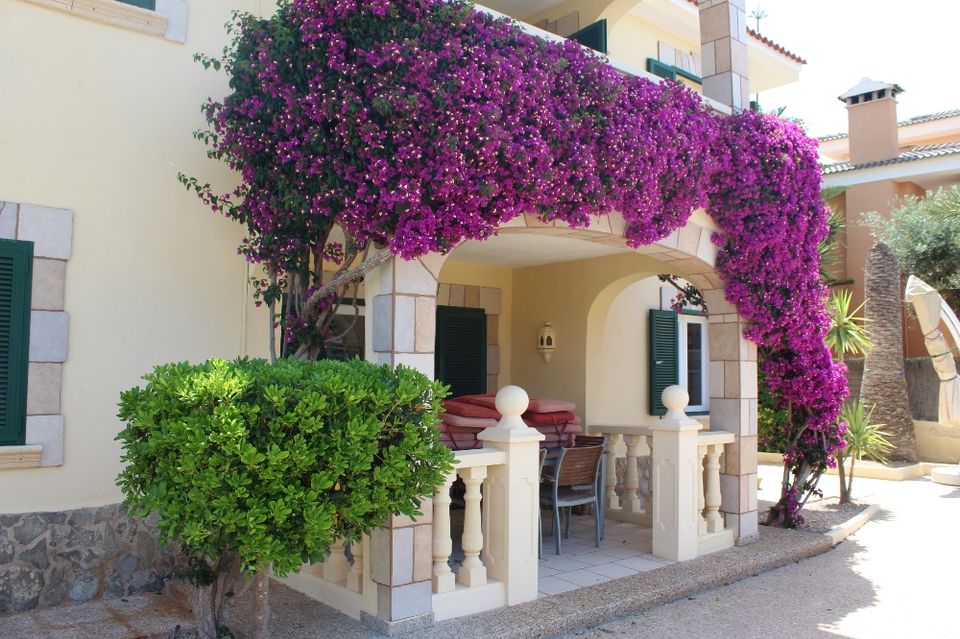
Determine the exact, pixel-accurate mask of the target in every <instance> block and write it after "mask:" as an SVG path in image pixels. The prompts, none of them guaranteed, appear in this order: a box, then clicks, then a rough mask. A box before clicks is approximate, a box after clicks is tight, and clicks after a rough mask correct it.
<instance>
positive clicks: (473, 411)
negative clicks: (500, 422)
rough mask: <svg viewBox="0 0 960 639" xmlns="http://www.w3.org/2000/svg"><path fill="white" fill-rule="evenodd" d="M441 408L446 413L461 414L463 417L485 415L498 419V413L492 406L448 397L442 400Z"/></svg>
mask: <svg viewBox="0 0 960 639" xmlns="http://www.w3.org/2000/svg"><path fill="white" fill-rule="evenodd" d="M443 408H444V410H446V411H447V412H448V413H453V414H454V415H462V416H464V417H486V418H488V419H500V413H498V412H497V411H495V410H493V409H492V408H487V407H485V406H480V405H478V404H470V403H468V402H461V401H457V400H452V399H448V400H446V401H444V402H443Z"/></svg>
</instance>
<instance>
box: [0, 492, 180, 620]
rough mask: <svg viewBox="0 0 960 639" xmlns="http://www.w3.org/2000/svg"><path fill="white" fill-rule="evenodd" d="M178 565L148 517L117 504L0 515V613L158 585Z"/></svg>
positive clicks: (173, 551) (175, 555)
mask: <svg viewBox="0 0 960 639" xmlns="http://www.w3.org/2000/svg"><path fill="white" fill-rule="evenodd" d="M182 567H184V565H183V561H182V556H181V555H180V553H179V549H178V548H177V546H176V545H174V544H168V545H165V546H161V545H160V543H159V542H158V536H157V530H156V526H155V524H154V519H153V518H152V517H151V518H147V519H141V518H131V517H128V516H127V514H126V509H125V508H123V506H121V505H120V504H110V505H107V506H100V507H97V508H81V509H77V510H67V511H61V512H47V513H21V514H10V515H0V613H10V612H20V611H23V610H30V609H32V608H38V607H48V606H56V605H58V604H60V603H63V602H67V601H73V602H82V601H89V600H91V599H94V598H97V597H114V598H116V597H125V596H127V595H131V594H136V593H140V592H145V591H159V590H161V589H162V588H163V584H164V581H165V580H166V579H167V577H169V576H170V575H171V574H173V573H174V572H175V571H177V570H178V569H181V568H182Z"/></svg>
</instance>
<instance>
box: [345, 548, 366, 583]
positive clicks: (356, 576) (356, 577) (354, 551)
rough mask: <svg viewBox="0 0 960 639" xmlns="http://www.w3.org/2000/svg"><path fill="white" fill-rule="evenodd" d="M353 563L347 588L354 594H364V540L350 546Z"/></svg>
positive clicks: (348, 574)
mask: <svg viewBox="0 0 960 639" xmlns="http://www.w3.org/2000/svg"><path fill="white" fill-rule="evenodd" d="M350 554H351V555H353V563H352V564H350V572H348V573H347V588H348V589H349V590H352V591H353V592H359V593H362V592H363V539H362V538H361V539H360V540H359V541H357V542H353V543H351V544H350Z"/></svg>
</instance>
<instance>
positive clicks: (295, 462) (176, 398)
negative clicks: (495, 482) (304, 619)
mask: <svg viewBox="0 0 960 639" xmlns="http://www.w3.org/2000/svg"><path fill="white" fill-rule="evenodd" d="M144 380H145V381H146V382H147V384H146V386H144V387H142V388H140V387H136V388H132V389H130V390H128V391H125V392H124V393H122V394H121V400H120V411H119V416H120V419H122V420H123V421H124V422H126V424H127V426H126V428H125V429H124V430H123V431H122V432H121V433H120V434H119V435H118V436H117V439H118V440H120V441H121V442H122V443H123V448H124V451H125V452H124V456H123V461H125V462H127V466H126V468H125V469H124V470H123V471H122V472H121V473H120V475H119V477H118V479H117V484H118V485H119V486H120V488H121V490H122V491H123V493H124V496H125V497H126V501H127V503H128V505H129V506H130V507H131V509H132V510H133V511H134V512H135V513H136V514H141V515H145V514H147V513H149V512H157V513H158V515H159V522H158V523H159V527H160V530H161V533H162V534H163V535H164V537H165V538H167V539H171V540H172V539H176V540H179V541H180V543H181V545H182V547H183V548H184V550H185V551H186V552H187V553H188V554H190V555H191V556H193V557H195V558H198V559H201V560H203V561H204V562H210V563H212V562H213V561H214V560H215V559H216V558H217V557H220V556H223V555H225V554H235V555H237V556H239V558H240V560H241V562H242V564H243V567H244V569H245V571H247V572H250V571H253V570H254V569H255V568H256V567H257V566H260V565H265V564H267V563H272V564H273V568H274V571H275V572H276V573H277V574H279V575H283V574H285V573H287V572H289V571H292V570H296V569H298V568H299V566H300V564H301V563H303V562H306V561H311V562H316V561H319V560H321V559H322V558H323V557H324V556H325V555H326V553H327V550H328V549H329V547H330V544H331V543H332V542H333V541H334V540H335V539H336V538H339V537H347V538H351V539H356V538H357V537H358V536H359V535H360V534H361V533H364V532H368V531H369V530H370V529H371V528H373V527H375V526H377V525H380V524H382V523H384V521H385V520H386V519H387V516H388V515H390V514H391V513H395V514H405V515H411V516H415V515H417V514H419V511H418V507H419V506H418V504H419V501H420V499H421V498H422V497H423V496H427V495H432V494H433V492H434V490H435V489H436V488H437V487H438V486H439V485H440V484H441V482H442V480H443V476H444V474H445V473H446V472H448V471H449V469H450V468H451V467H452V461H453V456H452V454H451V453H450V451H448V450H447V449H446V448H444V447H443V446H442V445H441V443H440V434H439V431H438V430H437V429H436V427H435V424H436V423H437V421H438V413H439V412H440V410H441V408H440V400H441V399H442V398H443V396H444V394H445V392H446V389H445V388H444V387H443V386H442V385H440V384H439V383H438V382H434V381H432V380H430V379H428V378H427V377H426V376H424V375H423V374H422V373H419V372H418V371H415V370H412V369H408V368H403V367H397V369H396V370H391V369H390V368H388V367H387V366H376V365H373V364H370V363H368V362H363V361H360V360H353V361H350V362H335V361H320V362H303V361H298V360H292V359H283V360H280V361H278V362H277V363H276V364H269V363H267V362H265V361H263V360H244V359H241V360H237V361H234V362H226V361H223V360H211V361H209V362H206V363H204V364H200V365H191V364H188V363H179V364H165V365H161V366H158V367H156V369H154V371H153V373H150V374H148V375H145V376H144Z"/></svg>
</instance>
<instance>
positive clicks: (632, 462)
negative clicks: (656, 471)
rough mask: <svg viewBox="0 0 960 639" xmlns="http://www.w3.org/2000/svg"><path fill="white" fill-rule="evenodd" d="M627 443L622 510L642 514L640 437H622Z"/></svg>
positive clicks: (641, 439)
mask: <svg viewBox="0 0 960 639" xmlns="http://www.w3.org/2000/svg"><path fill="white" fill-rule="evenodd" d="M624 439H625V440H626V442H627V477H626V480H625V481H624V493H623V509H624V510H626V511H627V512H631V513H640V512H643V505H642V503H641V502H640V496H639V495H638V491H639V490H640V473H639V470H640V465H639V459H640V444H641V442H642V441H643V436H642V435H624Z"/></svg>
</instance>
